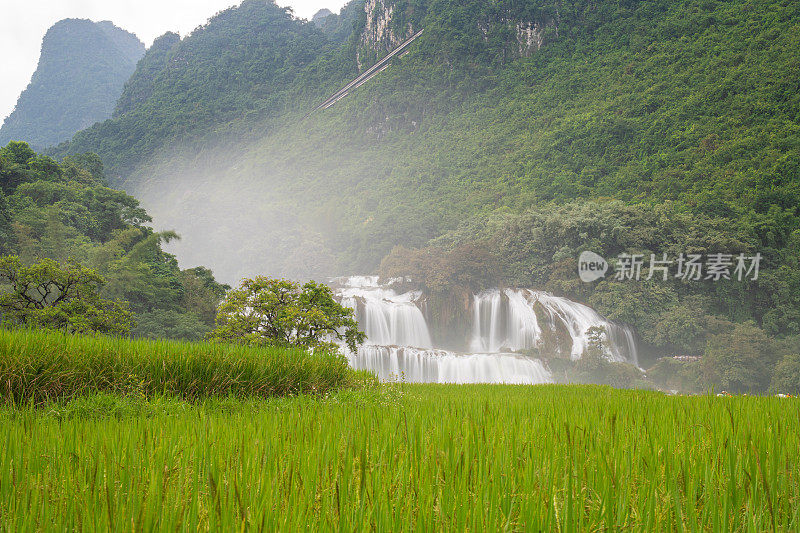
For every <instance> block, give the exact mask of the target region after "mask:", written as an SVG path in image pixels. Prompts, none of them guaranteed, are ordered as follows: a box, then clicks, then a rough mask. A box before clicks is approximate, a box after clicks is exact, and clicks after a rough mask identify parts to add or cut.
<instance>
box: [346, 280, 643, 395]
mask: <svg viewBox="0 0 800 533" xmlns="http://www.w3.org/2000/svg"><path fill="white" fill-rule="evenodd" d="M335 286H336V289H335V293H336V294H337V296H338V297H339V298H340V299H341V302H342V304H343V305H346V306H348V307H350V308H352V309H354V310H355V313H356V319H357V320H358V323H359V325H360V326H361V328H363V330H364V331H365V333H366V334H367V342H366V343H364V345H363V346H361V347H360V348H359V349H358V351H357V352H355V353H352V352H350V351H349V350H345V351H346V355H347V358H348V361H349V362H350V365H351V366H353V367H354V368H356V369H366V370H371V371H373V372H375V373H376V374H377V375H378V377H379V378H380V379H382V380H392V379H403V380H405V381H409V382H426V383H518V384H538V383H550V382H552V375H551V374H550V372H549V371H548V370H547V368H546V367H545V365H544V364H543V363H542V362H541V361H540V360H539V359H536V358H534V357H532V356H530V355H523V354H519V353H511V352H517V351H523V350H524V351H530V350H536V351H538V353H541V354H552V355H561V356H568V357H570V358H572V359H578V358H580V356H581V354H582V353H583V350H584V349H585V347H586V345H587V342H588V335H587V330H588V329H589V328H591V327H593V326H597V327H602V328H604V329H605V331H606V332H607V342H606V343H605V344H606V345H607V346H606V356H607V357H608V358H609V359H610V360H613V361H628V362H633V363H634V364H635V363H636V345H635V342H634V338H633V334H632V332H631V331H630V330H629V329H628V328H626V327H624V326H620V325H618V324H614V323H612V322H610V321H608V320H606V319H604V318H603V317H602V316H600V315H599V314H598V313H597V312H595V311H594V310H593V309H592V308H590V307H587V306H585V305H583V304H579V303H577V302H573V301H571V300H567V299H566V298H560V297H557V296H553V295H551V294H548V293H545V292H541V291H533V290H528V289H506V290H503V291H501V290H497V289H495V290H491V291H485V292H482V293H480V294H478V295H475V296H474V297H473V301H472V320H473V324H472V339H471V340H470V343H469V349H470V352H471V353H456V352H453V351H449V350H443V349H438V348H436V347H435V346H434V343H433V342H432V340H431V334H430V330H429V327H428V323H427V322H426V320H425V315H424V313H423V312H422V310H421V307H422V306H423V305H424V295H423V294H422V293H421V292H420V291H409V292H402V293H398V292H397V291H395V290H394V289H392V288H391V286H390V285H381V284H380V283H379V280H378V277H377V276H354V277H350V278H339V279H338V280H335Z"/></svg>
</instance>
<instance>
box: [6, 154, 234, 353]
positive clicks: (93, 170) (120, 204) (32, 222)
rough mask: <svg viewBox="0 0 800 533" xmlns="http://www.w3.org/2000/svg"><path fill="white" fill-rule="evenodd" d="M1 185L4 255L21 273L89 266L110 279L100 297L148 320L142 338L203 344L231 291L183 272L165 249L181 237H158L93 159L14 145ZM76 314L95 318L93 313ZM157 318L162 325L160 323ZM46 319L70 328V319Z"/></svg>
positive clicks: (195, 271)
mask: <svg viewBox="0 0 800 533" xmlns="http://www.w3.org/2000/svg"><path fill="white" fill-rule="evenodd" d="M0 180H2V181H0V186H1V187H2V189H3V191H4V192H5V194H6V195H7V196H5V197H0V250H2V251H4V252H6V253H15V254H16V255H17V256H18V257H19V261H20V265H18V267H19V268H26V266H25V265H30V264H33V263H36V262H38V261H40V260H42V259H51V260H54V261H60V262H62V263H68V262H74V263H80V264H83V265H85V266H86V267H87V268H91V269H92V272H94V273H95V274H97V275H98V276H100V277H102V278H103V279H104V280H105V282H104V283H102V284H99V285H98V288H99V290H100V293H99V295H100V297H102V298H104V299H110V300H115V301H116V300H119V301H126V302H127V304H128V305H129V307H130V310H131V311H132V312H133V313H134V314H135V315H136V316H137V317H141V318H142V320H141V321H139V320H138V319H137V320H136V321H137V322H140V323H139V324H138V325H137V326H136V328H135V330H134V334H135V335H137V336H149V337H155V336H162V335H166V336H169V337H172V338H188V339H200V338H202V336H203V335H205V333H207V332H208V331H209V330H210V329H211V328H212V327H213V324H214V316H215V313H216V306H217V304H218V303H219V301H220V300H221V299H222V297H223V296H224V294H225V291H226V290H227V289H228V288H229V287H228V286H227V285H222V284H219V283H217V282H216V281H215V280H214V277H213V274H212V273H211V271H210V270H208V269H206V268H203V267H196V268H192V269H187V270H185V271H181V270H180V269H179V267H178V263H177V261H176V259H175V257H174V256H172V255H171V254H168V253H166V252H164V250H163V249H162V244H163V243H165V242H169V241H170V240H172V239H175V238H177V235H176V234H175V233H174V232H162V233H155V232H153V230H152V229H150V228H148V227H147V226H146V225H145V224H147V223H148V222H150V217H149V216H148V214H147V213H146V212H145V210H144V209H142V208H141V207H140V206H139V202H138V201H137V200H136V199H134V198H133V197H131V196H128V195H127V194H125V193H124V192H122V191H117V190H114V189H110V188H108V187H106V186H105V185H104V183H105V173H104V170H103V164H102V162H101V161H100V160H99V158H98V157H97V156H96V155H95V154H81V155H75V156H69V157H66V158H64V160H63V161H62V162H60V163H59V162H56V161H54V160H52V159H50V158H49V157H46V156H40V155H37V154H36V153H35V152H34V151H33V150H31V149H30V147H29V146H28V145H27V144H25V143H17V142H12V143H9V144H8V146H6V147H4V148H0ZM47 264H48V265H51V266H53V265H56V263H54V262H52V261H50V262H48V263H47ZM53 268H55V267H53ZM103 301H105V300H103ZM71 305H73V306H74V305H77V304H71ZM107 307H108V306H106V308H107ZM59 309H62V310H63V306H62V307H59ZM55 312H56V311H55V310H48V311H47V313H55ZM60 312H61V311H59V313H60ZM71 312H73V313H76V314H81V313H84V315H85V316H90V315H92V313H93V312H94V311H92V309H91V308H87V309H77V308H76V309H73V310H72V311H71ZM76 316H77V315H76ZM110 319H111V317H110V316H109V320H110ZM159 319H162V320H164V323H162V324H158V323H156V321H157V320H159ZM42 320H44V318H42ZM48 320H51V321H53V320H60V321H61V322H60V323H61V324H66V323H67V322H68V321H69V320H71V319H68V317H66V316H60V318H58V319H56V317H50V318H48ZM93 320H96V321H102V320H103V316H97V317H95V319H93ZM26 322H28V321H26ZM90 322H91V321H90ZM28 323H30V322H28ZM91 324H93V323H90V324H89V325H87V326H86V327H89V326H91ZM64 327H66V326H64ZM120 332H121V331H120Z"/></svg>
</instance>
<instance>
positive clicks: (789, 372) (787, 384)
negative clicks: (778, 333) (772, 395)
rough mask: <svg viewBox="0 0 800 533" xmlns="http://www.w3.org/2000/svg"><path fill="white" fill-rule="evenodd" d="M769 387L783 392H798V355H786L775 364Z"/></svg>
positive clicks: (799, 377)
mask: <svg viewBox="0 0 800 533" xmlns="http://www.w3.org/2000/svg"><path fill="white" fill-rule="evenodd" d="M770 389H772V390H774V391H776V392H780V393H783V394H793V395H798V394H800V355H798V354H789V355H786V356H784V357H783V359H781V360H780V361H779V362H778V364H777V365H775V370H774V371H773V373H772V384H771V385H770Z"/></svg>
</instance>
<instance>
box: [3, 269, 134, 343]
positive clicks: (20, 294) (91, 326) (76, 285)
mask: <svg viewBox="0 0 800 533" xmlns="http://www.w3.org/2000/svg"><path fill="white" fill-rule="evenodd" d="M0 280H2V281H3V282H4V283H6V284H7V285H8V288H9V290H7V291H6V292H4V293H3V294H0V312H2V319H3V322H4V323H6V324H11V325H25V326H32V327H42V328H48V329H58V330H62V331H67V332H70V333H88V332H99V333H109V334H115V335H124V334H127V333H128V332H129V331H130V329H131V314H130V311H129V310H128V307H127V304H124V303H122V302H120V301H118V300H106V299H103V298H100V296H99V294H100V289H101V287H102V286H103V283H104V281H103V278H102V277H100V275H98V274H97V272H95V271H94V270H91V269H88V268H85V267H82V266H80V265H77V264H74V263H72V264H68V265H61V264H59V263H58V262H56V261H53V260H52V259H43V260H41V261H40V262H38V263H35V264H33V265H30V266H25V265H23V264H22V262H21V261H20V259H19V258H18V257H16V256H3V257H0Z"/></svg>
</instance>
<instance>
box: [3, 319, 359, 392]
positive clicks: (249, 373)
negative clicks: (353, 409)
mask: <svg viewBox="0 0 800 533" xmlns="http://www.w3.org/2000/svg"><path fill="white" fill-rule="evenodd" d="M360 379H364V375H363V374H357V373H355V372H353V371H352V370H351V369H350V368H349V367H348V366H347V362H346V361H345V360H344V358H342V357H337V356H333V355H313V354H310V353H308V352H306V351H303V350H299V349H286V348H248V347H243V346H237V345H232V344H215V343H191V342H174V341H150V340H139V341H132V340H128V339H124V338H115V337H104V336H96V337H92V336H80V335H66V334H62V333H57V332H46V331H37V330H5V329H0V397H2V399H3V400H4V401H5V402H6V403H12V404H15V405H22V404H28V403H33V404H37V405H38V404H43V403H47V402H52V401H60V400H65V399H69V398H74V397H77V396H82V395H88V394H94V393H97V392H109V393H116V394H122V395H134V396H137V395H138V396H143V397H153V396H154V395H163V396H175V397H179V398H182V399H185V400H188V401H197V400H200V399H202V398H209V397H216V396H231V395H233V396H237V397H249V396H254V397H262V398H263V397H272V396H284V395H288V394H299V393H317V394H324V393H326V392H328V391H331V390H335V389H337V388H340V387H345V386H349V385H350V384H352V383H354V382H357V381H358V380H360Z"/></svg>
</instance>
